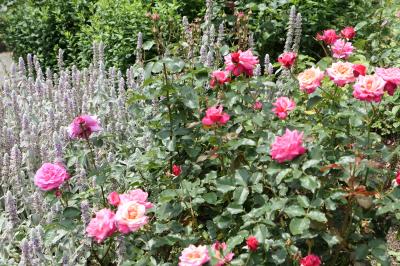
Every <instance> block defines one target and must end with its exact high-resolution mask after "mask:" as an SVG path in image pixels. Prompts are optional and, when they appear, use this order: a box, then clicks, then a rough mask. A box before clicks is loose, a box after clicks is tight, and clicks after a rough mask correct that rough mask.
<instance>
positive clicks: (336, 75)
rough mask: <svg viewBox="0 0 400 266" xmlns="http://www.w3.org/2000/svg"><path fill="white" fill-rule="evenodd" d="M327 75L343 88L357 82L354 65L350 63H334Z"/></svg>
mask: <svg viewBox="0 0 400 266" xmlns="http://www.w3.org/2000/svg"><path fill="white" fill-rule="evenodd" d="M326 73H327V74H328V75H329V77H330V79H331V80H332V81H333V82H334V83H335V84H336V85H338V86H341V87H342V86H344V85H346V84H348V83H351V82H354V81H355V80H356V77H355V76H354V70H353V64H352V63H349V62H337V63H333V64H332V66H331V67H330V68H328V69H327V70H326Z"/></svg>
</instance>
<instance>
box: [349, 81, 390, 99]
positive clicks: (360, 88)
mask: <svg viewBox="0 0 400 266" xmlns="http://www.w3.org/2000/svg"><path fill="white" fill-rule="evenodd" d="M384 87H385V81H384V80H383V79H382V78H381V77H379V76H378V75H366V76H359V77H358V79H357V82H356V83H355V84H354V85H353V88H354V90H353V96H354V97H355V98H357V99H359V100H361V101H367V102H380V101H381V99H382V96H383V94H384V90H383V88H384Z"/></svg>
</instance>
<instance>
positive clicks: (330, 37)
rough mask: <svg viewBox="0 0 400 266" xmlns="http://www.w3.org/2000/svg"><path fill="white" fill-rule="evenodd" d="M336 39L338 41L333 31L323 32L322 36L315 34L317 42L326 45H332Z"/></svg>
mask: <svg viewBox="0 0 400 266" xmlns="http://www.w3.org/2000/svg"><path fill="white" fill-rule="evenodd" d="M337 39H339V36H338V35H337V34H336V31H335V30H333V29H328V30H324V32H323V34H322V35H321V34H319V33H318V34H317V40H318V41H323V42H325V44H327V45H331V44H333V43H334V42H336V40H337Z"/></svg>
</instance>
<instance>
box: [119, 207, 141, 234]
mask: <svg viewBox="0 0 400 266" xmlns="http://www.w3.org/2000/svg"><path fill="white" fill-rule="evenodd" d="M115 221H116V224H117V227H118V231H120V232H121V233H124V234H127V233H129V232H135V231H137V230H139V229H140V228H141V227H142V226H144V225H145V224H147V223H148V217H147V216H146V206H144V205H143V204H140V203H138V202H136V201H129V202H125V203H123V202H121V204H120V205H119V206H118V210H117V213H116V214H115Z"/></svg>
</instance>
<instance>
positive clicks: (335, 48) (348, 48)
mask: <svg viewBox="0 0 400 266" xmlns="http://www.w3.org/2000/svg"><path fill="white" fill-rule="evenodd" d="M331 48H332V52H333V57H335V58H344V59H347V58H349V56H350V55H351V54H352V53H353V49H354V47H353V45H351V42H346V41H345V40H337V41H336V42H335V43H334V44H333V45H332V47H331Z"/></svg>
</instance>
